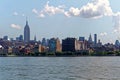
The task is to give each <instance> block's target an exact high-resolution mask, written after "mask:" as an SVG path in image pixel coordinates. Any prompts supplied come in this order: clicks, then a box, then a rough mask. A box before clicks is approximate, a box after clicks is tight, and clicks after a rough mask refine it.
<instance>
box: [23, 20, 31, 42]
mask: <svg viewBox="0 0 120 80" xmlns="http://www.w3.org/2000/svg"><path fill="white" fill-rule="evenodd" d="M29 41H30V28H29V25H28V21H27V20H26V25H25V28H24V42H29Z"/></svg>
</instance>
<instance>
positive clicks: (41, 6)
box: [0, 0, 120, 43]
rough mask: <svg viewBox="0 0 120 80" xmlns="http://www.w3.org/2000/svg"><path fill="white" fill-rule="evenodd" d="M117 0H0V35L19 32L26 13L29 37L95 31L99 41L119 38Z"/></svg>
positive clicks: (63, 35) (74, 35)
mask: <svg viewBox="0 0 120 80" xmlns="http://www.w3.org/2000/svg"><path fill="white" fill-rule="evenodd" d="M119 3H120V1H119V0H117V1H116V2H115V1H114V0H103V1H101V0H85V1H83V0H76V1H74V0H71V1H67V0H61V1H59V0H56V1H53V0H44V1H41V0H38V1H37V0H36V1H35V0H30V1H29V2H28V1H23V0H21V1H17V0H11V1H8V0H3V1H0V13H1V16H0V18H1V22H0V30H1V32H0V37H3V36H5V35H8V36H9V37H10V38H11V37H12V38H15V37H17V36H19V35H21V34H22V35H23V31H24V26H25V22H26V17H28V22H29V26H30V29H31V36H30V37H31V39H34V36H35V35H36V37H37V40H41V39H42V38H44V37H45V38H51V37H59V38H60V39H64V38H66V37H75V38H79V37H80V36H84V37H85V38H86V39H88V37H89V35H90V33H91V34H92V38H93V37H94V36H93V35H94V34H95V33H96V34H98V39H100V40H101V42H103V43H107V42H112V43H114V42H115V40H117V39H118V40H120V37H119V34H120V12H119V11H120V8H119Z"/></svg>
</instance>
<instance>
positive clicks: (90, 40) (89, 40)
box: [88, 34, 92, 43]
mask: <svg viewBox="0 0 120 80" xmlns="http://www.w3.org/2000/svg"><path fill="white" fill-rule="evenodd" d="M88 42H89V43H92V36H91V34H90V36H89V39H88Z"/></svg>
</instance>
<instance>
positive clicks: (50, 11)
mask: <svg viewBox="0 0 120 80" xmlns="http://www.w3.org/2000/svg"><path fill="white" fill-rule="evenodd" d="M43 12H44V13H47V14H48V15H54V14H57V13H64V9H63V7H62V6H58V7H54V6H50V5H49V1H48V2H47V4H46V5H45V7H44V9H43Z"/></svg>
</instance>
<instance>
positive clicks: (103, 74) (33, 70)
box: [0, 57, 120, 80]
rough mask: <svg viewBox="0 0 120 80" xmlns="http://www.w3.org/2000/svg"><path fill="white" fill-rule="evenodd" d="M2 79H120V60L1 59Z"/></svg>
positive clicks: (67, 58) (0, 74) (117, 58)
mask: <svg viewBox="0 0 120 80" xmlns="http://www.w3.org/2000/svg"><path fill="white" fill-rule="evenodd" d="M0 80H120V57H0Z"/></svg>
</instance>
